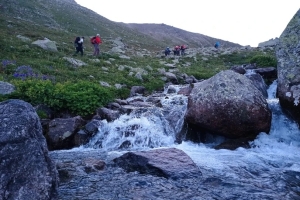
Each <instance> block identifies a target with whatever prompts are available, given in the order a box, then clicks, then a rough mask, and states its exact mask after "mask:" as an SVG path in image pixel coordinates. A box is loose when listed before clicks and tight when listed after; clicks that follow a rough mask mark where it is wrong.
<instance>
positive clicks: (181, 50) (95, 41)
mask: <svg viewBox="0 0 300 200" xmlns="http://www.w3.org/2000/svg"><path fill="white" fill-rule="evenodd" d="M83 40H84V37H83V36H81V37H76V38H75V41H74V46H75V48H76V52H75V53H74V55H77V54H78V53H79V52H80V54H81V56H83ZM90 42H91V44H92V45H93V47H94V53H93V56H99V53H100V44H102V40H101V37H100V34H97V35H96V36H94V37H92V38H90ZM219 46H220V43H219V42H218V41H217V42H216V43H215V48H216V49H218V48H219ZM186 49H187V46H186V45H184V44H183V45H176V46H175V47H174V48H173V50H172V51H173V54H174V56H180V55H181V56H184V54H185V50H186ZM170 54H171V49H170V47H167V48H166V49H165V56H169V55H170Z"/></svg>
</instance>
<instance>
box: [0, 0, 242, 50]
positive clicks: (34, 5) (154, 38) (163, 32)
mask: <svg viewBox="0 0 300 200" xmlns="http://www.w3.org/2000/svg"><path fill="white" fill-rule="evenodd" d="M0 5H1V6H0V11H1V13H0V17H1V19H2V20H1V21H2V22H3V23H4V26H5V25H6V26H11V23H10V21H11V22H13V23H14V24H20V23H21V21H22V23H23V22H24V23H26V25H24V24H21V25H23V26H24V28H23V29H22V28H21V26H20V28H17V30H13V29H12V28H11V30H10V33H8V36H11V33H13V34H15V35H16V34H21V35H22V34H23V35H31V36H32V35H34V37H33V38H32V39H41V38H43V37H47V38H51V37H52V38H54V39H55V40H57V41H58V42H59V41H60V38H59V36H60V35H64V36H63V37H68V38H70V40H71V39H72V40H73V38H74V37H75V36H77V35H84V36H92V35H95V34H97V33H100V34H101V37H103V38H117V37H121V38H122V39H123V41H124V42H125V43H126V44H127V45H128V46H131V47H132V48H136V49H139V48H140V49H148V50H155V51H157V50H161V49H164V48H165V47H166V46H172V45H174V46H175V45H178V44H181V43H185V44H188V45H189V46H190V47H195V48H197V47H209V46H213V45H214V43H215V41H216V40H219V41H220V42H221V44H224V46H225V47H237V46H241V45H239V44H236V43H232V42H228V41H224V40H221V39H217V38H212V37H209V36H205V35H202V34H200V33H191V32H188V31H185V30H182V29H179V28H176V27H172V26H169V25H166V24H162V25H161V24H127V23H121V22H114V21H111V20H109V19H107V18H105V17H103V16H101V15H100V14H98V13H96V12H94V11H92V10H90V9H88V8H85V7H83V6H81V5H79V4H78V3H77V2H76V1H74V0H52V1H42V0H4V3H2V4H0ZM13 26H14V25H13ZM16 26H18V25H16ZM38 27H39V28H38ZM41 27H42V28H44V31H43V33H42V34H37V32H39V31H40V28H41ZM151 28H152V31H150V29H151ZM55 31H57V32H56V33H52V32H55ZM32 32H36V33H35V34H32ZM61 40H65V39H61Z"/></svg>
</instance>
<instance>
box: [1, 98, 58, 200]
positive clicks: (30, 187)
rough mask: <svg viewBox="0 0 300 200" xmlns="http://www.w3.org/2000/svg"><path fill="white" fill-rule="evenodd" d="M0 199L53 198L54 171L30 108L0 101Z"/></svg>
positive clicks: (23, 103)
mask: <svg viewBox="0 0 300 200" xmlns="http://www.w3.org/2000/svg"><path fill="white" fill-rule="evenodd" d="M0 124H1V125H0V172H1V175H0V199H17V200H32V199H45V200H46V199H55V193H56V188H57V187H58V173H57V171H56V167H55V165H54V163H53V161H52V160H51V159H50V157H49V156H48V149H47V145H46V140H45V138H44V136H43V135H42V127H41V124H40V122H39V118H38V116H37V114H36V112H35V110H34V108H33V107H32V106H31V105H30V104H28V103H26V102H24V101H20V100H8V101H4V102H1V103H0Z"/></svg>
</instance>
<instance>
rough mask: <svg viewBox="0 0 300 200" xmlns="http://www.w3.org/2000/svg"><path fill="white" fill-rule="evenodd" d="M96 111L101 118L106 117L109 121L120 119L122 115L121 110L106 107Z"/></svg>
mask: <svg viewBox="0 0 300 200" xmlns="http://www.w3.org/2000/svg"><path fill="white" fill-rule="evenodd" d="M96 112H97V115H98V116H100V117H101V119H106V120H107V121H108V122H111V121H114V120H116V119H118V117H120V115H121V113H120V111H119V110H111V109H108V108H104V107H102V108H98V109H97V111H96Z"/></svg>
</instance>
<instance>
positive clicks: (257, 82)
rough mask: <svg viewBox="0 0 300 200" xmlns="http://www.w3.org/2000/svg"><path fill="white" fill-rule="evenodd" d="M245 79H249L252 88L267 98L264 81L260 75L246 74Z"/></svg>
mask: <svg viewBox="0 0 300 200" xmlns="http://www.w3.org/2000/svg"><path fill="white" fill-rule="evenodd" d="M246 77H247V78H249V79H250V80H251V81H252V83H253V84H254V86H255V87H256V88H257V89H258V90H259V91H261V93H262V95H263V96H264V97H265V98H267V97H268V92H267V85H266V83H265V81H264V79H263V78H262V76H261V75H259V74H248V75H246Z"/></svg>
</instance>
